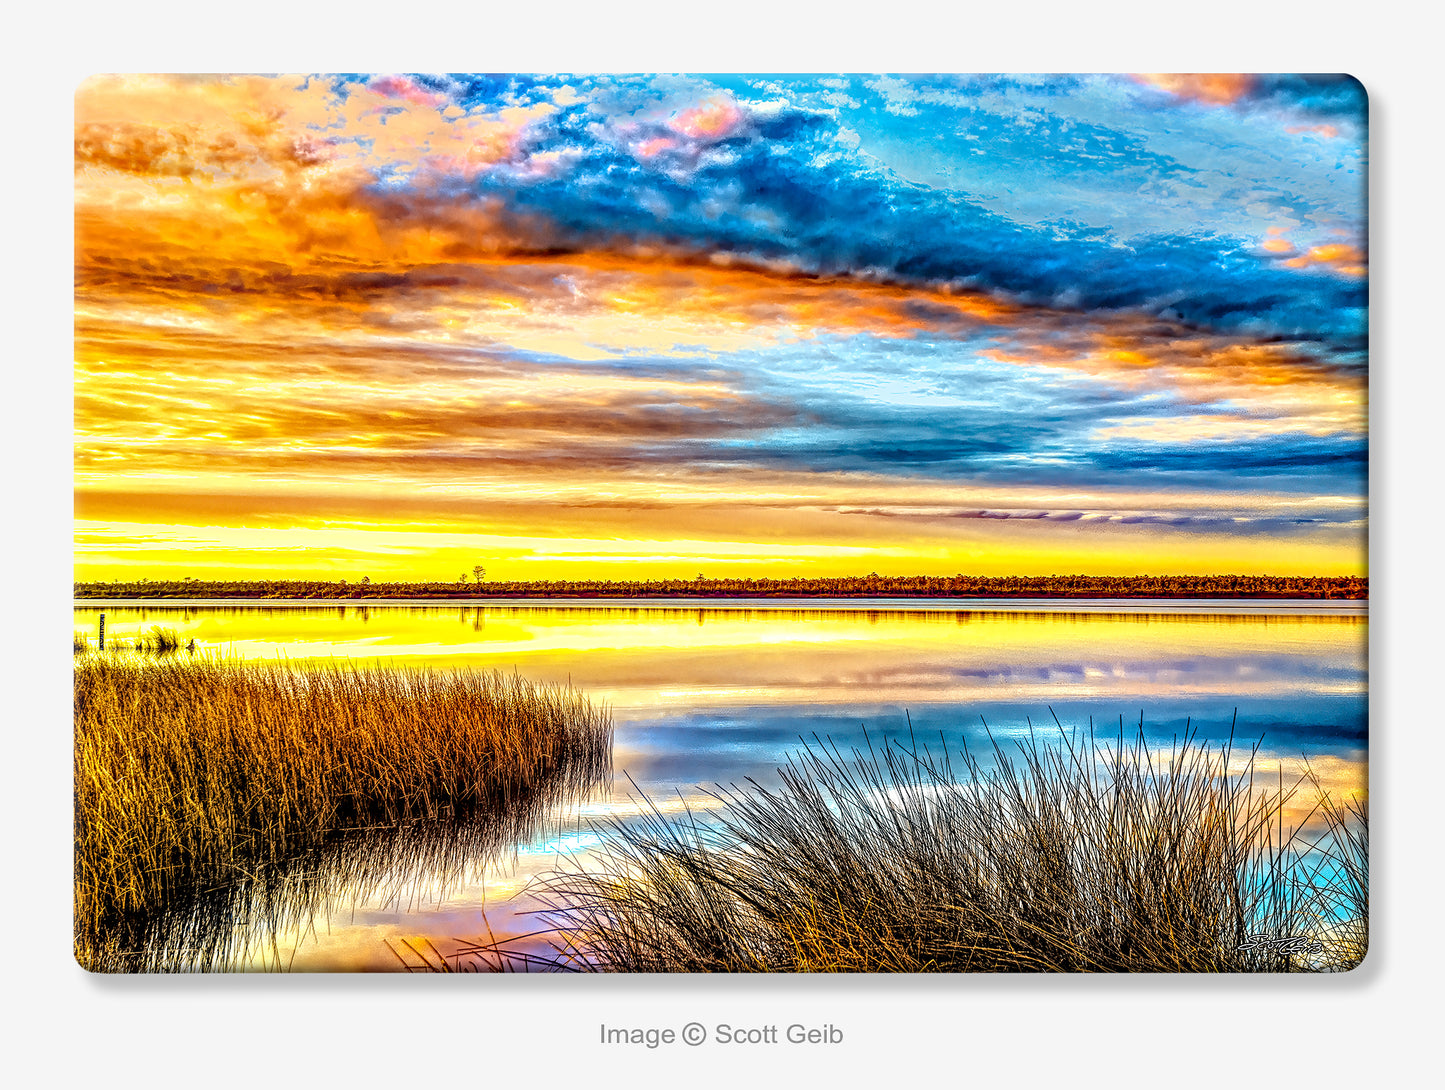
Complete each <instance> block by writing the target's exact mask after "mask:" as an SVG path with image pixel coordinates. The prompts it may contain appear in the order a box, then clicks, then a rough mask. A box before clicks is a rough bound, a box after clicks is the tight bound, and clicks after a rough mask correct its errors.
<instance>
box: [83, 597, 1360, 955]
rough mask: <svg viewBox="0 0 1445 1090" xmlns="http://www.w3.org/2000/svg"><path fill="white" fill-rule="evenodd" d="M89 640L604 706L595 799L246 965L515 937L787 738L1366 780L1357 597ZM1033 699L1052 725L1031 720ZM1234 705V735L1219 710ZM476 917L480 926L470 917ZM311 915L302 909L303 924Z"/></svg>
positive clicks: (754, 769)
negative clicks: (647, 806)
mask: <svg viewBox="0 0 1445 1090" xmlns="http://www.w3.org/2000/svg"><path fill="white" fill-rule="evenodd" d="M101 612H104V613H105V615H106V635H107V640H108V641H109V640H110V639H121V640H128V639H130V638H133V636H134V634H135V633H136V632H137V631H138V630H145V629H148V628H149V627H150V626H151V625H156V624H158V625H161V626H163V627H166V628H173V629H175V630H176V631H177V632H179V633H180V635H181V637H182V640H183V642H184V641H185V640H189V639H192V638H193V639H195V641H196V643H197V645H198V646H199V647H201V648H203V649H206V650H213V651H221V652H224V653H228V654H232V655H236V656H241V657H245V658H276V657H278V656H280V657H286V658H290V659H316V658H322V659H327V658H332V657H337V658H354V659H363V660H371V661H379V662H389V663H393V664H395V665H397V666H399V667H404V666H407V665H423V664H426V665H461V664H466V665H471V666H478V667H483V668H489V669H491V668H495V669H502V670H506V671H508V672H510V671H513V670H515V671H517V672H518V673H520V674H522V675H523V676H525V677H528V678H531V679H533V680H538V681H558V682H568V681H570V682H571V683H572V684H573V685H575V686H577V687H578V688H580V689H582V690H583V691H584V692H586V693H587V694H588V695H589V696H590V697H591V698H592V699H594V700H597V701H603V702H606V703H607V704H608V705H609V706H610V707H611V709H612V713H613V719H614V721H615V723H616V727H617V732H616V743H615V748H614V766H615V768H616V770H617V775H616V778H615V780H614V783H613V785H612V787H611V789H610V791H607V790H604V791H601V792H599V793H598V795H597V797H596V798H594V799H593V800H591V801H589V802H585V803H583V804H581V805H569V806H567V807H565V808H563V809H562V810H560V811H559V812H556V813H554V814H553V815H552V816H551V818H550V820H549V821H548V822H547V823H546V824H545V825H544V826H543V827H542V828H540V829H537V830H535V831H533V832H532V833H531V834H530V835H528V836H526V837H524V840H523V842H521V843H518V844H517V845H516V853H515V858H513V857H512V856H511V855H510V853H504V854H503V857H502V858H500V859H498V858H489V859H479V860H478V861H477V862H476V865H475V866H473V867H471V868H468V869H467V871H465V872H464V873H461V874H457V873H456V872H455V869H454V868H451V869H450V871H449V873H448V874H447V875H446V876H445V878H443V876H442V875H441V874H439V873H429V872H428V870H427V868H426V867H424V866H423V867H415V866H412V867H407V866H398V867H396V868H394V869H393V870H392V871H391V872H389V873H388V874H386V875H380V876H378V875H375V874H371V875H369V876H368V879H367V881H366V882H364V883H362V884H361V885H360V886H359V887H351V886H349V887H347V888H345V889H337V890H334V891H332V892H333V894H334V895H333V896H331V897H330V898H329V899H328V898H325V897H323V898H321V899H320V901H319V902H316V903H318V904H320V907H319V908H316V907H315V904H312V905H311V906H310V908H309V909H308V912H304V913H301V917H302V918H301V919H289V918H286V917H285V914H284V913H282V914H281V916H280V917H278V918H277V920H275V921H273V923H272V925H271V926H270V927H269V928H253V929H252V930H253V931H258V932H266V933H265V934H255V935H251V934H249V933H248V936H247V940H248V941H249V942H250V943H251V948H250V950H249V952H248V953H247V954H246V955H245V957H244V958H243V959H242V963H243V964H244V965H245V966H246V967H251V968H265V967H276V966H282V967H285V966H289V967H290V968H292V969H297V970H320V969H394V968H397V967H398V964H397V962H396V960H395V958H393V957H392V955H391V954H390V953H388V951H387V949H386V946H385V943H384V941H383V940H388V939H389V940H391V941H392V942H393V944H395V943H397V941H398V940H400V939H403V938H405V939H411V940H412V941H416V940H417V939H419V938H430V939H432V940H433V941H434V942H435V943H436V946H437V947H438V948H439V949H441V950H442V951H443V952H450V951H451V950H453V949H454V948H455V943H454V942H453V941H452V940H453V939H461V940H466V939H472V938H477V937H485V936H486V935H487V932H488V926H490V928H491V930H492V932H494V933H495V934H496V935H497V936H498V937H502V936H504V935H517V934H520V933H524V932H528V931H532V930H535V929H536V928H537V927H539V926H541V925H540V924H539V922H538V921H537V920H536V919H535V918H533V917H529V916H527V915H526V912H527V911H529V910H532V909H535V908H536V907H537V906H536V904H535V902H533V901H531V900H530V898H529V897H528V896H527V895H526V894H525V893H524V892H522V891H524V889H525V887H526V886H527V884H528V882H529V881H530V880H531V879H532V878H533V877H534V876H535V875H537V874H539V873H542V872H545V871H548V870H551V869H553V868H555V867H556V866H558V865H559V863H560V862H562V861H563V860H567V861H569V862H573V863H579V864H581V865H584V866H585V865H586V861H587V858H588V853H589V852H590V851H591V850H592V848H593V847H594V846H595V844H596V838H595V836H594V835H593V834H592V832H591V831H590V828H589V822H591V821H594V820H598V819H607V818H621V819H624V820H625V819H626V817H627V815H629V814H633V813H636V812H637V809H638V805H639V804H638V801H637V799H636V798H635V795H636V792H638V791H641V792H644V793H645V794H646V795H647V796H648V797H649V798H650V799H652V800H653V801H654V802H656V803H657V804H658V805H659V806H660V807H661V808H663V809H665V810H678V811H681V810H682V808H683V807H684V806H687V807H691V808H693V809H695V810H704V809H707V808H708V807H710V806H712V805H715V803H714V802H713V800H712V798H711V796H709V795H708V794H706V793H705V792H706V789H707V788H708V787H710V786H712V785H714V784H722V785H724V786H727V785H729V784H733V783H742V782H743V781H744V780H745V779H747V778H748V777H752V778H753V779H756V780H759V781H760V782H763V783H768V782H770V781H773V780H774V775H773V770H774V769H775V768H776V766H777V765H778V764H780V763H782V762H783V761H784V760H785V759H786V757H787V755H788V754H789V753H790V752H791V751H793V750H795V749H796V748H797V747H798V745H799V744H800V743H799V739H800V738H801V737H811V736H812V735H814V734H817V735H819V736H820V737H831V738H832V739H833V740H834V741H835V742H836V743H838V744H839V746H840V747H842V748H844V749H845V750H846V749H847V747H849V746H852V745H855V744H856V745H862V744H863V726H864V725H865V724H866V727H867V730H868V733H869V735H870V736H871V737H872V738H873V739H874V740H875V743H876V741H877V740H878V739H880V738H882V737H885V736H895V737H896V736H899V735H904V736H906V735H907V732H908V723H909V721H910V720H911V723H912V728H913V731H914V732H915V735H916V736H917V737H919V738H920V739H925V738H927V739H931V740H936V739H937V738H938V736H939V733H940V732H942V733H943V735H944V736H945V738H947V739H948V741H949V742H950V743H951V744H953V745H957V743H958V742H959V741H960V740H966V741H967V742H968V744H969V745H970V747H972V748H975V749H978V748H980V747H986V745H987V736H986V735H985V733H984V724H985V723H987V726H988V728H989V729H990V730H991V731H992V733H993V736H994V737H995V738H1004V739H1007V738H1011V737H1018V736H1023V735H1026V734H1027V732H1028V731H1029V729H1030V723H1032V725H1033V727H1034V728H1036V729H1038V730H1040V731H1041V732H1043V731H1050V732H1051V731H1056V730H1057V728H1056V727H1054V726H1053V717H1054V715H1057V717H1058V718H1059V720H1060V721H1061V722H1062V723H1063V724H1064V725H1065V726H1066V727H1075V726H1077V727H1087V726H1088V725H1089V724H1090V722H1091V721H1092V722H1093V724H1094V725H1095V727H1096V728H1097V729H1098V731H1099V733H1100V734H1117V732H1118V730H1119V727H1120V722H1121V719H1122V722H1123V724H1124V726H1125V728H1126V730H1128V731H1130V732H1132V731H1133V730H1134V729H1135V727H1136V726H1137V724H1138V723H1139V721H1140V720H1141V718H1142V720H1143V722H1144V727H1145V731H1146V733H1147V734H1148V735H1149V736H1150V737H1151V738H1152V739H1155V740H1158V741H1160V742H1163V743H1165V744H1167V743H1168V742H1169V741H1170V740H1171V739H1172V738H1173V737H1175V736H1176V735H1178V734H1180V733H1182V732H1183V731H1184V730H1185V729H1186V724H1191V725H1192V726H1193V727H1194V728H1197V729H1198V730H1199V733H1200V735H1201V736H1202V737H1207V738H1217V739H1224V738H1227V737H1228V736H1229V733H1230V729H1231V723H1232V722H1234V732H1235V737H1236V739H1237V740H1239V741H1242V742H1244V743H1245V746H1244V748H1245V749H1247V748H1248V746H1249V745H1251V744H1253V743H1255V742H1257V741H1260V740H1261V739H1262V742H1261V748H1260V754H1261V759H1260V761H1259V762H1258V764H1257V767H1258V768H1261V769H1263V770H1264V771H1267V772H1269V773H1271V775H1273V773H1274V770H1275V769H1282V770H1283V771H1284V773H1285V775H1286V777H1288V776H1289V775H1290V774H1291V773H1297V772H1298V770H1300V769H1301V768H1302V767H1303V765H1302V760H1303V759H1304V758H1308V760H1309V762H1310V764H1311V766H1312V767H1313V768H1314V769H1315V771H1316V772H1317V773H1319V774H1320V775H1321V777H1322V779H1323V780H1324V781H1325V782H1326V783H1327V785H1329V786H1331V787H1334V788H1336V789H1342V790H1348V789H1353V788H1358V787H1362V786H1363V785H1364V783H1365V779H1366V771H1365V753H1366V744H1367V700H1366V679H1367V665H1366V660H1367V656H1366V642H1367V620H1366V616H1365V611H1364V608H1363V606H1361V605H1359V604H1355V603H1260V604H1254V603H1239V602H1185V603H1180V602H1129V603H1119V602H1068V603H1057V602H1054V603H1050V602H1029V603H1022V602H1013V603H999V602H996V601H995V602H947V603H940V602H925V603H920V602H916V601H901V600H897V601H878V602H870V603H866V604H864V605H862V606H860V604H859V603H852V602H850V603H837V602H828V603H819V602H810V603H766V604H760V603H753V602H749V603H739V604H736V605H721V606H720V605H716V604H713V605H706V606H698V605H697V604H695V603H681V602H680V603H676V604H659V603H656V602H647V603H641V602H639V603H636V604H633V603H607V604H598V605H590V604H589V605H578V604H568V605H555V604H544V603H517V604H495V603H490V604H487V605H481V606H472V605H456V604H447V605H439V604H435V603H427V604H414V605H406V604H403V605H394V604H388V605H368V606H361V605H355V604H351V603H347V604H333V605H318V604H315V603H305V604H280V603H276V604H244V605H237V604H230V603H191V604H182V603H176V604H167V605H164V606H155V605H144V606H142V605H137V604H120V603H107V604H106V606H105V608H104V610H101V609H99V608H95V607H94V606H93V605H86V606H77V607H76V609H75V626H76V629H77V631H84V632H87V633H88V634H90V635H91V636H92V638H93V637H94V635H95V632H96V622H97V618H98V615H99V614H100V613H101ZM1050 708H1052V713H1051V712H1050ZM1236 709H1238V714H1237V722H1236V721H1235V710H1236ZM484 910H485V919H484V918H483V911H484ZM308 917H309V918H308Z"/></svg>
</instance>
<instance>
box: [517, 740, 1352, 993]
mask: <svg viewBox="0 0 1445 1090" xmlns="http://www.w3.org/2000/svg"><path fill="white" fill-rule="evenodd" d="M992 756H993V760H992V767H991V768H989V769H988V770H987V771H985V769H984V768H983V767H982V766H981V765H980V763H979V762H978V761H977V760H975V759H974V757H973V756H972V755H970V754H969V753H968V751H967V749H966V748H965V749H964V751H963V753H962V755H961V767H958V768H955V767H954V764H953V760H952V758H950V756H949V755H948V753H947V751H946V748H945V750H944V752H943V753H942V755H941V756H936V755H934V754H931V753H930V752H929V751H928V750H927V749H926V748H923V749H919V748H917V747H914V746H908V747H904V746H901V745H899V744H898V743H893V744H890V745H888V746H887V747H886V748H884V749H883V750H882V751H881V752H877V751H875V750H874V749H873V747H872V745H871V743H870V745H869V748H868V751H867V752H866V753H863V752H860V751H857V750H855V751H853V753H852V755H851V756H849V757H845V756H844V755H843V754H841V753H840V752H839V751H838V750H837V748H836V747H834V746H832V745H831V744H829V743H823V742H820V741H817V740H816V739H815V741H814V742H813V743H812V744H809V745H807V746H805V748H804V749H802V750H801V751H799V753H798V754H797V755H795V757H794V758H792V759H791V760H790V761H789V763H788V765H787V766H786V767H785V768H782V769H780V770H779V772H780V775H781V778H782V786H781V788H775V789H767V788H764V787H762V786H760V785H759V784H757V783H756V782H754V781H749V784H748V786H747V787H746V788H743V789H739V788H734V789H733V790H731V791H721V790H720V791H719V792H718V793H717V795H716V798H717V800H718V801H719V802H720V803H721V807H720V808H719V809H718V810H717V811H715V812H714V813H713V814H712V815H710V816H708V817H701V818H699V817H697V816H690V817H689V818H687V819H686V820H683V821H677V820H670V819H668V818H665V817H664V816H663V815H662V814H661V812H660V811H657V810H653V811H652V812H651V814H649V815H647V816H646V817H644V819H643V820H641V821H639V822H632V823H624V822H616V823H614V824H612V825H611V826H610V827H608V828H607V829H606V830H605V839H604V850H603V852H602V856H601V860H600V862H596V863H593V864H590V865H589V868H588V870H587V871H586V872H581V871H577V872H564V873H560V874H555V875H552V876H550V877H549V878H547V879H546V880H545V883H544V890H543V895H544V898H545V899H546V900H547V902H548V904H549V906H550V907H549V910H548V912H547V914H546V915H547V917H548V918H549V919H550V920H551V922H552V923H553V924H554V925H555V926H556V927H557V929H558V936H559V938H558V939H556V940H554V945H555V946H556V948H557V950H558V959H557V965H556V967H557V968H571V969H581V970H583V971H616V972H759V971H763V972H1037V971H1042V972H1241V971H1243V972H1258V971H1289V970H1301V969H1306V970H1318V969H1321V968H1333V969H1348V968H1350V967H1352V966H1353V964H1356V963H1358V961H1359V959H1360V958H1362V957H1363V956H1364V946H1365V944H1364V941H1363V933H1362V932H1361V931H1360V930H1359V927H1360V926H1363V924H1358V925H1352V924H1350V923H1348V922H1347V921H1348V920H1349V919H1350V918H1351V917H1352V916H1354V915H1355V914H1356V913H1358V912H1360V911H1361V908H1362V907H1363V910H1364V911H1365V912H1367V909H1368V905H1367V904H1364V905H1363V906H1361V904H1360V903H1359V901H1358V899H1357V902H1356V904H1354V905H1353V906H1343V907H1342V906H1340V905H1336V904H1326V903H1325V902H1326V901H1328V900H1329V898H1330V897H1331V896H1332V893H1331V892H1330V891H1332V890H1335V889H1336V888H1337V887H1338V882H1337V881H1336V880H1335V876H1334V875H1333V874H1332V873H1327V872H1330V871H1331V868H1329V867H1323V866H1321V865H1320V862H1319V854H1320V853H1319V850H1318V848H1319V845H1318V844H1315V845H1309V846H1305V845H1301V844H1300V843H1299V842H1298V840H1297V839H1296V838H1295V837H1294V836H1293V835H1292V834H1291V833H1290V832H1289V831H1288V830H1284V829H1283V828H1282V827H1281V825H1280V815H1281V813H1282V810H1283V806H1284V804H1285V802H1286V801H1287V799H1288V797H1289V795H1290V794H1291V790H1290V789H1288V788H1286V787H1284V785H1283V784H1281V785H1280V786H1279V787H1269V786H1266V785H1263V784H1260V783H1257V782H1254V780H1253V777H1252V774H1251V773H1249V772H1246V773H1245V774H1244V775H1243V776H1241V775H1239V774H1237V773H1234V774H1232V773H1231V772H1230V756H1231V754H1230V747H1229V746H1227V745H1226V746H1221V747H1219V748H1217V749H1211V748H1210V747H1208V746H1205V745H1203V744H1198V743H1196V742H1195V741H1194V739H1193V737H1192V736H1190V737H1187V738H1186V739H1185V740H1184V742H1183V743H1182V744H1180V745H1177V746H1176V747H1175V748H1174V749H1173V750H1172V751H1170V752H1167V753H1162V754H1160V753H1151V752H1150V751H1149V749H1148V748H1147V746H1146V745H1145V743H1144V741H1143V737H1142V733H1141V735H1140V737H1139V738H1138V739H1137V740H1136V741H1135V742H1133V743H1132V744H1128V743H1126V742H1125V740H1124V739H1123V737H1122V736H1121V737H1120V740H1119V744H1118V745H1117V746H1108V747H1105V746H1099V745H1096V743H1095V741H1094V738H1093V736H1092V734H1090V735H1089V736H1088V737H1087V738H1085V739H1083V740H1080V739H1079V738H1077V737H1071V736H1068V735H1064V736H1062V740H1061V742H1060V744H1058V745H1049V746H1045V745H1042V744H1040V743H1039V742H1037V741H1036V740H1035V739H1033V738H1032V737H1031V738H1030V739H1029V740H1028V741H1027V742H1024V743H1023V744H1021V746H1020V747H1019V750H1018V753H1017V755H1016V756H1015V755H1014V754H1011V753H1008V752H1005V750H1004V749H1003V747H1001V746H1000V745H998V744H997V743H995V745H994V753H993V755H992ZM1250 763H1251V767H1252V763H1253V756H1252V755H1251V762H1250ZM1331 812H1333V813H1334V815H1335V820H1334V821H1333V825H1334V826H1335V827H1336V828H1338V829H1340V830H1343V829H1345V828H1346V827H1350V828H1353V827H1355V826H1357V825H1358V824H1359V822H1357V821H1355V820H1354V819H1355V818H1359V819H1361V820H1362V819H1363V818H1364V813H1363V810H1359V811H1356V812H1352V813H1347V812H1346V811H1345V810H1344V809H1343V808H1339V807H1337V808H1335V810H1334V811H1328V810H1327V812H1326V818H1327V819H1329V816H1330V813H1331ZM1359 836H1363V833H1360V834H1359ZM1341 837H1344V839H1345V841H1346V843H1347V849H1346V850H1344V851H1339V850H1337V851H1336V853H1335V854H1336V856H1337V857H1340V856H1343V857H1345V858H1347V859H1349V860H1350V861H1351V862H1350V863H1348V864H1345V865H1344V866H1343V868H1341V867H1336V868H1334V869H1336V870H1338V869H1346V870H1348V868H1349V867H1351V866H1353V867H1354V871H1353V873H1354V876H1355V878H1356V879H1357V882H1358V889H1359V890H1360V891H1363V890H1364V888H1365V882H1366V879H1365V873H1364V868H1363V861H1364V852H1363V847H1364V845H1363V841H1362V840H1360V839H1359V838H1358V837H1357V838H1356V839H1355V840H1353V841H1351V840H1349V838H1348V837H1347V836H1345V834H1344V833H1340V835H1339V836H1337V837H1336V840H1335V842H1336V843H1337V844H1338V843H1339V841H1340V838H1341ZM1349 845H1353V847H1354V849H1355V850H1353V851H1350V850H1348V846H1349ZM1305 847H1311V848H1313V849H1315V850H1314V854H1313V856H1312V857H1310V858H1313V860H1314V862H1313V863H1308V862H1307V861H1306V860H1307V856H1306V853H1305V851H1304V849H1305ZM1359 895H1360V896H1363V893H1362V892H1361V893H1360V894H1359ZM1351 927H1353V928H1354V930H1350V928H1351ZM1341 928H1343V929H1344V930H1346V931H1348V932H1349V933H1350V934H1351V935H1355V936H1357V937H1360V938H1361V941H1358V942H1357V943H1356V944H1355V945H1354V946H1353V947H1351V948H1349V949H1344V950H1342V949H1341V947H1340V944H1339V942H1338V941H1337V932H1338V931H1339V930H1340V929H1341ZM1332 929H1333V930H1332ZM1318 947H1323V948H1324V949H1323V952H1321V950H1320V949H1318Z"/></svg>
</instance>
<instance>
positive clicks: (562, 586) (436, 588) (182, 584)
mask: <svg viewBox="0 0 1445 1090" xmlns="http://www.w3.org/2000/svg"><path fill="white" fill-rule="evenodd" d="M75 597H76V598H292V599H297V598H327V599H337V598H366V599H381V598H465V599H477V598H1345V599H1351V598H1353V599H1366V598H1368V597H1369V580H1368V579H1366V578H1363V577H1359V576H1331V577H1323V576H1285V575H1006V576H980V575H876V574H874V575H862V576H856V575H855V576H835V577H821V578H812V579H808V578H792V579H705V578H702V577H701V576H699V577H698V578H696V579H644V580H613V579H533V580H525V581H511V582H498V581H493V582H488V583H485V584H483V583H482V582H481V581H480V578H479V579H478V582H477V583H476V584H472V585H468V584H464V583H460V582H457V583H445V582H434V583H430V582H428V583H401V582H396V583H383V582H371V581H370V580H362V581H358V582H347V581H346V580H335V581H330V582H327V581H321V580H307V579H279V580H276V579H263V580H244V581H225V580H200V579H169V580H168V579H140V580H132V581H125V580H114V581H111V582H77V583H76V584H75Z"/></svg>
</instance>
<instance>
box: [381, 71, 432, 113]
mask: <svg viewBox="0 0 1445 1090" xmlns="http://www.w3.org/2000/svg"><path fill="white" fill-rule="evenodd" d="M368 86H369V87H370V88H371V89H372V90H373V91H375V92H377V94H382V95H385V96H386V97H387V98H404V99H406V100H407V101H408V102H410V103H413V104H414V105H417V106H440V105H441V104H442V103H443V102H446V101H447V96H446V95H443V94H438V93H437V92H435V91H427V90H423V89H422V88H421V87H420V86H418V85H417V83H416V82H415V81H414V80H412V79H410V78H409V77H407V76H380V77H378V78H376V79H374V80H372V81H371V83H370V84H368Z"/></svg>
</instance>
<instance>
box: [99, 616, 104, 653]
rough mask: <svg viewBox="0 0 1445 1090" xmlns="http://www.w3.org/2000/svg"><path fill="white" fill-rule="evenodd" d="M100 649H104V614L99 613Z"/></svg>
mask: <svg viewBox="0 0 1445 1090" xmlns="http://www.w3.org/2000/svg"><path fill="white" fill-rule="evenodd" d="M100 649H101V650H102V651H104V650H105V614H104V613H102V614H101V615H100Z"/></svg>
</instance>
